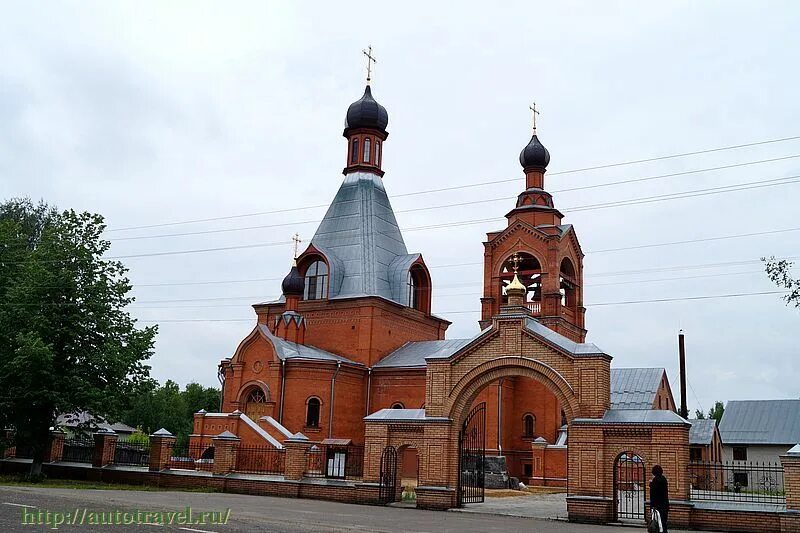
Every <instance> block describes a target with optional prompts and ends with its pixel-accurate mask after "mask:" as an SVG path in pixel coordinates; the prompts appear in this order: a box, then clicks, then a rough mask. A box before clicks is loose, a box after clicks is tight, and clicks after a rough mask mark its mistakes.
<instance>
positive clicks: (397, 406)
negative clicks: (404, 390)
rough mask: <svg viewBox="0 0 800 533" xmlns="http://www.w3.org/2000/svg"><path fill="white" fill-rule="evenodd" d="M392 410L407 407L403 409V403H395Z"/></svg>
mask: <svg viewBox="0 0 800 533" xmlns="http://www.w3.org/2000/svg"><path fill="white" fill-rule="evenodd" d="M392 409H405V407H403V404H402V403H400V402H395V403H394V404H393V405H392Z"/></svg>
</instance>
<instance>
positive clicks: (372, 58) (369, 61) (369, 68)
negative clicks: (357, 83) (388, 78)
mask: <svg viewBox="0 0 800 533" xmlns="http://www.w3.org/2000/svg"><path fill="white" fill-rule="evenodd" d="M361 52H362V53H363V54H364V55H365V56H367V85H369V82H370V81H371V80H372V64H373V63H377V62H378V60H377V59H375V56H373V55H372V45H369V46H368V47H367V49H366V50H361Z"/></svg>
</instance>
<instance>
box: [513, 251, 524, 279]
mask: <svg viewBox="0 0 800 533" xmlns="http://www.w3.org/2000/svg"><path fill="white" fill-rule="evenodd" d="M520 263H522V258H521V257H520V256H519V254H518V253H517V252H514V255H512V256H511V265H512V267H513V268H514V274H516V273H517V270H519V264H520Z"/></svg>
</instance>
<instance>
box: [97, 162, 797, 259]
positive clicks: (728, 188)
mask: <svg viewBox="0 0 800 533" xmlns="http://www.w3.org/2000/svg"><path fill="white" fill-rule="evenodd" d="M795 183H800V175H796V176H788V177H785V178H774V179H770V180H764V181H755V182H748V183H742V184H737V185H725V186H721V187H711V188H707V189H696V190H693V191H684V192H680V193H669V194H663V195H655V196H646V197H643V198H633V199H628V200H620V201H616V202H609V203H602V204H591V205H586V206H577V207H572V208H569V209H568V210H565V211H568V212H574V211H589V210H594V209H605V208H608V207H624V206H627V205H639V204H645V203H653V202H662V201H668V200H678V199H684V198H694V197H697V196H708V195H711V194H723V193H728V192H738V191H744V190H751V189H757V188H763V187H773V186H778V185H791V184H795ZM469 203H473V202H469ZM460 205H466V204H465V203H459V204H451V205H450V206H449V207H455V206H460ZM500 220H502V219H501V218H499V217H492V218H484V219H473V220H462V221H456V222H444V223H441V224H429V225H424V226H413V227H409V228H402V229H401V231H403V232H409V231H423V230H433V229H442V228H452V227H459V226H470V225H475V224H483V223H487V222H494V221H500ZM288 244H292V242H291V241H281V242H272V243H260V244H243V245H237V246H226V247H219V248H201V249H194V250H174V251H166V252H153V253H144V254H133V255H121V256H112V257H108V258H107V259H131V258H139V257H157V256H166V255H182V254H190V253H205V252H217V251H229V250H237V249H245V248H260V247H265V246H280V245H288Z"/></svg>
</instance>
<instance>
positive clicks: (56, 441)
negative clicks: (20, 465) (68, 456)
mask: <svg viewBox="0 0 800 533" xmlns="http://www.w3.org/2000/svg"><path fill="white" fill-rule="evenodd" d="M65 438H66V435H65V434H64V432H63V431H61V430H60V429H56V430H53V431H51V432H50V440H49V442H48V446H47V448H46V449H45V451H44V462H45V463H55V462H56V461H60V460H61V459H62V457H64V439H65Z"/></svg>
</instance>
